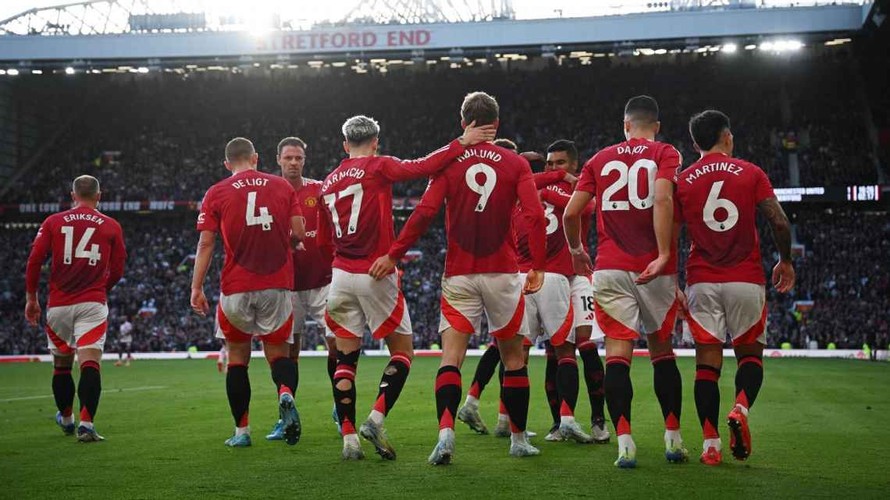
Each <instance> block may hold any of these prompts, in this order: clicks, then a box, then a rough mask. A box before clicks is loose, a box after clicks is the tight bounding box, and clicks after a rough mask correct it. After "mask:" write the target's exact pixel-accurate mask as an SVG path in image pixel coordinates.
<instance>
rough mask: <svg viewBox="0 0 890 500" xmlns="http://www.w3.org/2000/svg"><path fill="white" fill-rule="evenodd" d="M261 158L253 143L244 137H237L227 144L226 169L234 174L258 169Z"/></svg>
mask: <svg viewBox="0 0 890 500" xmlns="http://www.w3.org/2000/svg"><path fill="white" fill-rule="evenodd" d="M258 160H259V156H257V154H256V149H254V147H253V143H252V142H250V141H249V140H247V139H245V138H243V137H236V138H234V139H232V140H231V141H229V142H228V144H226V168H227V169H229V170H230V171H231V172H232V173H234V172H236V171H241V170H244V169H245V168H256V164H257V161H258Z"/></svg>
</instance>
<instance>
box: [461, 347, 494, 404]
mask: <svg viewBox="0 0 890 500" xmlns="http://www.w3.org/2000/svg"><path fill="white" fill-rule="evenodd" d="M500 361H501V352H500V350H499V349H498V348H497V345H495V344H492V345H490V346H488V349H486V350H485V352H484V353H482V358H481V359H479V364H478V365H476V373H475V374H473V383H472V384H470V390H469V391H467V394H468V395H470V396H473V397H474V398H476V399H479V398H480V397H482V391H484V390H485V386H486V385H488V383H489V382H491V378H492V377H494V370H495V368H497V366H498V363H500Z"/></svg>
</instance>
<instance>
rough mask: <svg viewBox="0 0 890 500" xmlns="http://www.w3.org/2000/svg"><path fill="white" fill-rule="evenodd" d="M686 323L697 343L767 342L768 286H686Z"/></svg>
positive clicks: (712, 284)
mask: <svg viewBox="0 0 890 500" xmlns="http://www.w3.org/2000/svg"><path fill="white" fill-rule="evenodd" d="M686 301H687V305H688V308H689V315H687V320H686V321H687V323H688V324H689V329H690V330H691V331H692V337H693V338H694V339H695V343H696V344H721V345H722V344H723V343H725V342H726V337H727V335H728V336H729V338H731V339H732V345H742V344H753V343H755V342H759V343H761V344H766V289H765V288H764V286H763V285H757V284H754V283H741V282H733V283H696V284H694V285H690V286H688V287H686Z"/></svg>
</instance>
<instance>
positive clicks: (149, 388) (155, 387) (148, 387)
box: [0, 385, 167, 403]
mask: <svg viewBox="0 0 890 500" xmlns="http://www.w3.org/2000/svg"><path fill="white" fill-rule="evenodd" d="M166 388H167V386H166V385H146V386H143V387H128V388H126V389H108V390H105V391H102V394H114V393H115V392H137V391H156V390H160V389H166ZM51 397H53V395H52V394H46V395H43V396H24V397H21V398H8V399H0V403H12V402H14V401H29V400H31V399H44V398H51Z"/></svg>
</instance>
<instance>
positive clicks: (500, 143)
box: [492, 138, 519, 153]
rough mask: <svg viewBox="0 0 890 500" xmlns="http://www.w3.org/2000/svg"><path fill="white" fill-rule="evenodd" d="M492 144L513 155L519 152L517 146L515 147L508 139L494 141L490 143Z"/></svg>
mask: <svg viewBox="0 0 890 500" xmlns="http://www.w3.org/2000/svg"><path fill="white" fill-rule="evenodd" d="M492 144H494V145H495V146H500V147H502V148H504V149H509V150H510V151H513V152H514V153H518V152H519V146H517V145H516V143H515V142H513V141H511V140H510V139H504V138H500V139H495V140H494V142H492Z"/></svg>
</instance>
